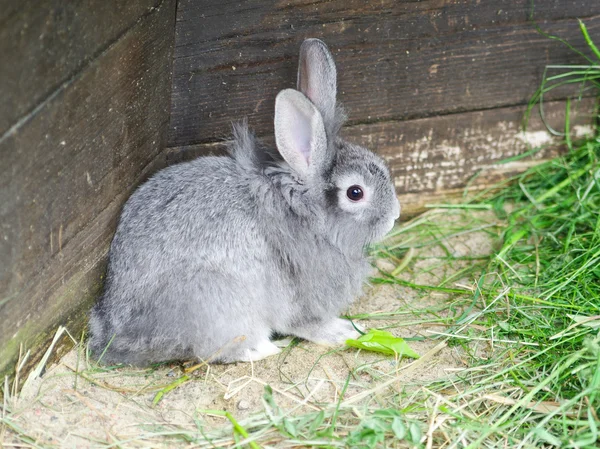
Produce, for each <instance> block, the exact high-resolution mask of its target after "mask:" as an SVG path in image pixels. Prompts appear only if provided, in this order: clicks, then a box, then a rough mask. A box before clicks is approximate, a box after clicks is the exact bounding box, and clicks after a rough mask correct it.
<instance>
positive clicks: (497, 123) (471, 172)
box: [167, 99, 594, 217]
mask: <svg viewBox="0 0 600 449" xmlns="http://www.w3.org/2000/svg"><path fill="white" fill-rule="evenodd" d="M593 108H594V100H593V99H586V100H583V101H581V102H580V103H575V104H574V106H573V108H572V112H571V113H572V117H571V119H572V120H573V122H572V123H573V124H574V126H575V128H574V131H575V134H578V133H579V134H581V133H582V132H585V131H586V130H588V131H591V128H590V127H589V126H586V125H587V124H589V123H590V118H591V111H592V110H593ZM523 112H524V108H523V107H521V106H516V107H508V108H498V109H494V110H491V111H476V112H465V113H459V114H451V115H445V116H437V117H430V118H424V119H415V120H407V121H385V122H377V123H372V124H359V125H354V126H348V127H346V128H344V130H343V134H344V135H345V137H346V138H347V139H348V140H350V141H352V142H356V143H360V144H362V145H364V146H366V147H367V148H370V149H372V150H373V151H375V152H377V153H378V154H380V155H382V156H383V157H384V158H385V159H386V160H387V161H388V163H389V164H390V168H391V170H392V174H393V176H394V181H395V184H396V189H397V192H398V196H399V198H400V202H401V203H402V206H403V216H404V217H407V216H412V215H415V214H416V213H418V212H421V211H423V210H424V206H425V205H426V204H427V203H439V202H445V201H449V200H452V199H453V198H454V197H456V196H457V195H462V193H463V191H464V189H465V186H466V185H467V184H469V190H470V191H472V192H473V191H477V190H479V189H484V188H488V187H490V186H491V185H492V184H494V183H496V182H499V181H500V180H501V179H504V178H506V177H508V176H511V175H514V174H517V173H519V172H522V171H523V170H525V169H527V168H528V167H530V166H531V165H532V164H534V163H539V162H540V161H541V160H543V159H545V158H547V157H549V156H551V155H555V154H556V151H557V146H556V145H553V144H552V143H553V142H555V141H556V139H553V138H552V135H551V134H550V133H549V132H548V131H547V129H546V127H545V126H544V125H543V123H542V122H541V120H540V118H539V116H538V115H536V114H534V115H532V118H531V120H530V123H529V125H528V127H527V131H522V130H521V124H522V118H523ZM564 116H565V104H564V103H563V102H560V101H557V102H551V103H547V104H546V105H545V117H546V120H547V123H549V124H550V125H551V126H553V127H556V128H558V129H562V127H563V126H564ZM265 140H266V141H267V142H269V143H270V144H272V141H273V139H272V136H267V137H266V139H265ZM538 146H543V147H544V148H542V149H541V150H540V151H538V152H536V153H535V154H533V155H532V156H530V157H526V158H523V159H521V160H519V161H516V162H511V163H507V164H499V162H500V161H502V160H505V159H507V158H510V157H513V156H517V155H519V154H522V153H524V152H525V151H528V150H530V149H532V148H536V147H538ZM223 150H224V144H223V143H210V144H199V145H191V146H186V147H178V148H172V149H170V151H169V154H168V156H167V158H168V160H169V161H170V163H175V162H180V161H184V160H189V159H193V158H195V157H198V156H202V155H205V154H209V153H219V152H222V151H223Z"/></svg>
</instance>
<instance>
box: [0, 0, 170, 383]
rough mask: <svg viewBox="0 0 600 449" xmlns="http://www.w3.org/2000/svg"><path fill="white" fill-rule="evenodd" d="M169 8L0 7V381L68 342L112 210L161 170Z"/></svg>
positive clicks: (106, 2) (99, 269)
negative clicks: (26, 354) (59, 333)
mask: <svg viewBox="0 0 600 449" xmlns="http://www.w3.org/2000/svg"><path fill="white" fill-rule="evenodd" d="M175 10H176V2H175V0H132V1H127V2H125V1H120V0H102V1H100V0H82V1H78V2H71V1H61V0H45V1H37V2H34V1H28V0H24V1H20V2H15V1H12V0H0V372H3V371H7V370H9V369H11V368H13V367H14V362H15V360H16V358H17V356H18V352H19V346H20V345H21V344H22V345H24V347H25V348H31V349H32V350H33V351H34V353H33V356H32V357H31V360H32V361H33V360H35V359H36V358H37V357H36V356H37V353H36V351H37V352H39V351H40V350H43V349H44V345H43V344H42V343H45V342H47V341H48V339H49V338H51V337H52V333H53V332H54V331H55V330H56V328H57V326H58V325H59V324H67V325H68V327H69V330H70V331H71V332H73V333H75V335H76V336H78V335H79V334H78V332H79V330H81V329H82V328H83V327H84V326H85V324H86V321H87V320H86V314H87V311H88V310H89V307H90V305H91V303H92V302H93V301H94V300H95V299H96V295H97V293H98V291H99V288H100V287H101V284H102V276H103V273H104V266H105V256H106V253H107V249H108V245H109V243H110V240H111V238H112V234H113V232H114V227H115V225H116V218H117V216H118V213H119V211H120V207H121V205H122V204H123V202H124V201H125V199H126V198H127V197H128V195H129V193H130V192H131V190H132V188H133V187H134V186H135V185H137V184H138V183H139V182H140V181H141V180H142V179H143V178H144V177H145V176H146V175H147V174H148V173H150V172H152V171H154V170H155V169H156V168H157V167H158V166H160V165H161V164H162V163H163V160H164V153H163V149H164V146H165V143H166V130H167V127H168V120H169V108H170V104H169V101H170V91H171V61H172V48H173V43H174V27H175Z"/></svg>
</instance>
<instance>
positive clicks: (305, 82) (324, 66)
mask: <svg viewBox="0 0 600 449" xmlns="http://www.w3.org/2000/svg"><path fill="white" fill-rule="evenodd" d="M297 88H298V90H299V91H300V92H302V93H303V94H304V95H306V96H307V97H308V99H309V100H310V101H312V102H313V104H314V105H315V106H316V107H317V109H318V110H319V112H320V113H321V115H322V116H323V121H324V122H325V123H327V124H329V123H332V122H333V120H334V116H335V98H336V93H337V72H336V69H335V62H334V61H333V57H332V56H331V53H330V52H329V49H328V48H327V46H326V45H325V43H324V42H323V41H320V40H319V39H306V40H305V41H304V42H303V43H302V46H301V47H300V61H299V63H298V82H297Z"/></svg>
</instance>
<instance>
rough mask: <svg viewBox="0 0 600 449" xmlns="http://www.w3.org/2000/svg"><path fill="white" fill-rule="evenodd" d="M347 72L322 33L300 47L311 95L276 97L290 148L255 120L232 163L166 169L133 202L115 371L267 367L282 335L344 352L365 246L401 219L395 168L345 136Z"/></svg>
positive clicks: (115, 261) (104, 338) (112, 349)
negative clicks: (341, 79) (169, 363)
mask: <svg viewBox="0 0 600 449" xmlns="http://www.w3.org/2000/svg"><path fill="white" fill-rule="evenodd" d="M336 85H337V82H336V68H335V64H334V62H333V58H332V56H331V53H330V52H329V50H328V49H327V47H326V45H325V44H324V43H323V42H321V41H320V40H318V39H308V40H306V41H304V43H303V44H302V47H301V49H300V62H299V68H298V80H297V88H298V90H294V89H285V90H283V91H281V92H280V93H279V94H278V95H277V98H276V100H275V141H276V146H277V150H278V152H275V151H271V150H269V149H267V148H264V147H263V146H262V144H261V143H260V142H258V141H257V140H256V139H255V137H254V135H253V134H252V133H251V132H250V131H249V130H248V128H247V126H246V124H245V123H243V124H239V125H235V126H234V130H233V131H234V139H233V143H232V144H231V145H230V148H229V150H230V155H229V156H207V157H200V158H198V159H196V160H193V161H191V162H187V163H182V164H179V165H175V166H172V167H169V168H166V169H164V170H162V171H160V172H158V173H157V174H156V175H154V176H153V177H152V178H151V179H150V180H148V181H147V182H146V183H145V184H143V185H142V186H141V187H140V188H138V189H137V191H136V192H135V193H134V194H133V195H132V196H131V198H130V199H129V200H128V201H127V203H126V204H125V206H124V208H123V212H122V214H121V218H120V221H119V225H118V227H117V231H116V234H115V237H114V240H113V242H112V245H111V248H110V253H109V264H108V273H107V278H106V285H105V291H104V295H103V297H102V298H101V300H100V301H99V302H98V304H96V306H95V307H94V308H93V310H92V313H91V319H90V331H91V340H90V349H91V351H92V354H93V355H94V356H95V357H100V356H102V361H103V362H105V363H116V362H123V363H130V364H134V365H146V364H148V363H152V362H159V361H165V360H174V359H192V358H193V359H202V360H210V361H218V362H225V363H228V362H235V361H254V360H259V359H262V358H264V357H267V356H270V355H273V354H276V353H278V352H279V349H278V348H277V347H276V346H275V345H274V344H273V343H272V342H271V341H270V337H271V336H272V334H273V333H277V334H283V335H294V336H298V337H301V338H304V339H307V340H310V341H313V342H316V343H319V344H324V345H339V344H343V343H344V341H345V340H346V339H348V338H354V337H356V336H357V335H358V334H357V332H356V330H355V329H354V327H353V326H352V324H351V323H350V322H349V321H347V320H344V319H341V318H339V314H340V313H341V312H342V311H344V310H345V309H346V308H347V307H348V306H349V305H350V304H351V302H352V301H353V299H354V298H355V297H356V296H357V295H358V294H360V291H361V288H362V285H363V282H364V281H365V279H366V277H367V275H368V272H369V264H368V262H367V258H366V255H365V246H366V245H368V244H369V243H371V242H374V241H376V240H378V239H380V238H382V237H383V236H384V235H385V234H386V233H387V232H388V231H389V230H390V229H391V228H392V226H393V224H394V221H395V220H396V219H397V218H398V217H399V214H400V206H399V203H398V200H397V199H396V195H395V191H394V186H393V183H392V181H391V179H390V173H389V170H388V168H387V167H386V165H385V163H384V161H383V160H382V159H381V158H379V157H378V156H376V155H374V154H373V153H371V152H370V151H368V150H366V149H365V148H362V147H360V146H357V145H353V144H351V143H348V142H345V141H344V140H342V139H341V138H340V137H339V136H338V132H339V130H340V128H341V125H342V123H343V121H344V118H345V117H344V113H343V110H342V109H341V107H340V106H339V105H337V104H336Z"/></svg>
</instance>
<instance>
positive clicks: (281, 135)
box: [275, 89, 328, 179]
mask: <svg viewBox="0 0 600 449" xmlns="http://www.w3.org/2000/svg"><path fill="white" fill-rule="evenodd" d="M275 142H276V144H277V149H278V150H279V153H281V155H282V156H283V158H284V159H285V161H286V162H287V163H288V164H289V165H290V166H291V167H292V169H293V170H294V171H295V172H296V173H298V174H299V175H300V176H301V177H302V178H304V179H307V178H309V177H311V175H316V174H318V173H319V172H320V171H321V170H323V168H324V167H325V166H326V163H327V158H328V155H327V136H326V134H325V126H324V125H323V118H322V117H321V114H320V112H319V111H318V110H317V108H316V107H315V105H314V104H312V103H311V102H310V101H309V100H308V99H307V98H306V97H305V96H304V95H302V94H301V93H300V92H298V91H297V90H294V89H285V90H282V91H281V92H279V94H278V95H277V98H276V99H275Z"/></svg>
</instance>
